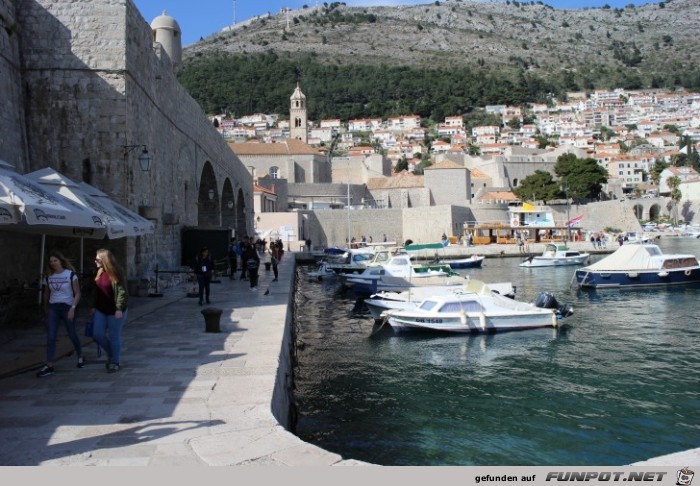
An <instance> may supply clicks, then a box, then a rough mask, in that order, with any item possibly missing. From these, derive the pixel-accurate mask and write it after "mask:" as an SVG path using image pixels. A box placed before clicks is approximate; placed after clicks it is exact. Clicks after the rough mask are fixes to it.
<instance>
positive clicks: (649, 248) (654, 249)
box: [644, 246, 661, 256]
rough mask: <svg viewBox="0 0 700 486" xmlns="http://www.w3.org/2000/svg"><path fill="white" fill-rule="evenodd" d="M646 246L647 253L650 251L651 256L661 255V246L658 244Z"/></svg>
mask: <svg viewBox="0 0 700 486" xmlns="http://www.w3.org/2000/svg"><path fill="white" fill-rule="evenodd" d="M644 248H645V249H646V251H647V253H649V255H651V256H659V255H661V248H659V247H658V246H646V247H644Z"/></svg>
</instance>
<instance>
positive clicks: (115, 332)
mask: <svg viewBox="0 0 700 486" xmlns="http://www.w3.org/2000/svg"><path fill="white" fill-rule="evenodd" d="M128 312H129V311H128V310H125V311H124V312H123V313H122V318H121V319H117V318H116V317H114V315H107V314H105V313H103V312H100V311H98V310H95V316H94V318H93V321H92V332H93V339H94V340H95V342H96V343H97V345H98V346H100V347H101V348H102V349H104V350H105V351H106V352H107V358H109V360H110V361H111V362H112V363H117V364H119V358H120V357H121V354H122V328H123V327H124V323H125V322H126V315H127V313H128Z"/></svg>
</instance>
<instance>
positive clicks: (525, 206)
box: [523, 202, 535, 211]
mask: <svg viewBox="0 0 700 486" xmlns="http://www.w3.org/2000/svg"><path fill="white" fill-rule="evenodd" d="M523 209H524V210H525V211H534V210H535V206H533V205H532V204H530V203H528V202H524V203H523Z"/></svg>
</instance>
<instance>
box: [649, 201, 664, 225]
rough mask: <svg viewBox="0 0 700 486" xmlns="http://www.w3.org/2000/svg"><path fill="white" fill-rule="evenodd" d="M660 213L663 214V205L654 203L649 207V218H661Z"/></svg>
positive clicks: (654, 219)
mask: <svg viewBox="0 0 700 486" xmlns="http://www.w3.org/2000/svg"><path fill="white" fill-rule="evenodd" d="M660 215H661V207H660V206H659V205H658V204H653V205H652V206H651V207H650V208H649V220H650V221H656V220H658V219H659V216H660Z"/></svg>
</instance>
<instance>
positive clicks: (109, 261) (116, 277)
mask: <svg viewBox="0 0 700 486" xmlns="http://www.w3.org/2000/svg"><path fill="white" fill-rule="evenodd" d="M95 265H96V266H97V275H96V276H95V292H94V294H93V301H92V302H93V306H94V308H93V324H92V326H93V339H94V340H95V342H96V343H97V345H98V346H100V347H101V348H102V349H104V350H105V351H106V353H107V363H106V367H107V372H108V373H116V372H117V371H119V370H120V369H121V365H120V363H121V352H122V330H123V329H124V323H125V322H126V316H127V314H128V309H127V304H128V299H129V297H128V296H129V293H128V292H127V290H126V274H125V273H124V270H123V269H122V267H121V266H120V265H119V263H118V262H117V259H116V258H115V257H114V255H113V254H112V252H111V251H109V250H106V249H104V248H103V249H100V250H97V255H96V256H95Z"/></svg>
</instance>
